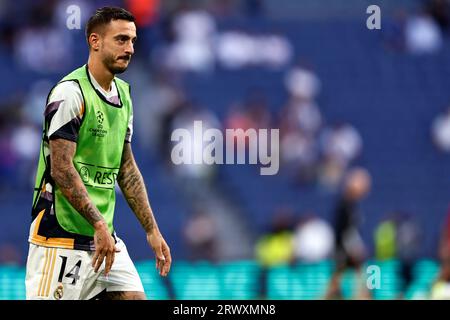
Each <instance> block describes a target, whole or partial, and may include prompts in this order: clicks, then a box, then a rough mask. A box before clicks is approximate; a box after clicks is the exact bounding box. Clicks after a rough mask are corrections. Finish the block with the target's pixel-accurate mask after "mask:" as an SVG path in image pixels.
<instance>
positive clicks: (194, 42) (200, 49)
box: [164, 3, 216, 72]
mask: <svg viewBox="0 0 450 320" xmlns="http://www.w3.org/2000/svg"><path fill="white" fill-rule="evenodd" d="M171 28H172V31H173V34H174V36H175V39H174V42H173V43H172V44H171V45H170V46H169V48H168V51H167V52H166V55H165V57H164V58H165V64H166V65H167V66H168V67H169V68H171V69H175V70H179V71H194V72H205V71H210V70H212V69H213V67H214V60H215V59H214V49H213V39H214V37H215V35H216V22H215V20H214V17H213V16H212V15H211V14H210V13H208V12H207V11H205V10H202V9H194V8H193V7H192V6H190V5H187V3H186V5H185V7H184V8H183V9H182V10H181V11H179V12H178V13H177V15H175V16H174V18H173V20H172V24H171Z"/></svg>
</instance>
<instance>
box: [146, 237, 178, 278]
mask: <svg viewBox="0 0 450 320" xmlns="http://www.w3.org/2000/svg"><path fill="white" fill-rule="evenodd" d="M147 242H148V244H149V245H150V246H151V247H152V249H153V251H154V252H155V256H156V269H158V270H159V274H160V275H161V276H163V277H165V276H167V274H168V273H169V271H170V265H171V264H172V256H171V255H170V248H169V246H168V245H167V243H166V241H165V240H164V238H163V236H162V235H161V233H160V232H159V231H154V232H151V233H147Z"/></svg>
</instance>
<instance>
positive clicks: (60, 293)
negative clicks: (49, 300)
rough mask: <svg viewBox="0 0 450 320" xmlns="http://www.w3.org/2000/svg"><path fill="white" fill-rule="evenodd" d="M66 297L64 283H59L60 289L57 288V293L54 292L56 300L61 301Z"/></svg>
mask: <svg viewBox="0 0 450 320" xmlns="http://www.w3.org/2000/svg"><path fill="white" fill-rule="evenodd" d="M63 295H64V287H63V284H62V283H58V287H57V288H56V290H55V292H53V297H54V298H55V299H56V300H61V299H62V297H63Z"/></svg>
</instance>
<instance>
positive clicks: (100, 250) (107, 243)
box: [92, 221, 120, 276]
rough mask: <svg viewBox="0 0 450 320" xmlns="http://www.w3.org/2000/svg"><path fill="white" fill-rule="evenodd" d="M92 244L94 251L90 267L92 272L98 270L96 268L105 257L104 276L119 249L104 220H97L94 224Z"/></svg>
mask: <svg viewBox="0 0 450 320" xmlns="http://www.w3.org/2000/svg"><path fill="white" fill-rule="evenodd" d="M94 228H95V234H94V244H95V253H94V257H93V258H92V267H93V268H94V272H96V273H97V272H98V269H99V268H100V266H101V265H102V263H103V260H105V259H106V263H105V276H108V274H109V271H111V267H112V265H113V263H114V256H115V253H116V252H119V251H120V250H119V249H117V248H116V246H115V241H114V238H113V237H112V236H111V234H110V233H109V230H108V227H107V226H106V223H105V222H104V221H99V222H97V223H96V225H94Z"/></svg>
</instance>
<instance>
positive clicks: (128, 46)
mask: <svg viewBox="0 0 450 320" xmlns="http://www.w3.org/2000/svg"><path fill="white" fill-rule="evenodd" d="M102 40H103V41H102V45H101V50H100V54H101V55H102V61H103V64H104V65H105V67H106V68H107V69H108V70H109V71H110V72H111V73H112V74H117V73H122V72H124V71H125V70H126V69H127V67H128V63H129V62H130V60H131V56H132V55H133V53H134V43H135V41H136V25H135V24H134V22H131V21H126V20H113V21H111V22H110V23H109V24H108V26H107V27H106V28H105V33H104V35H103V39H102Z"/></svg>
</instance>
